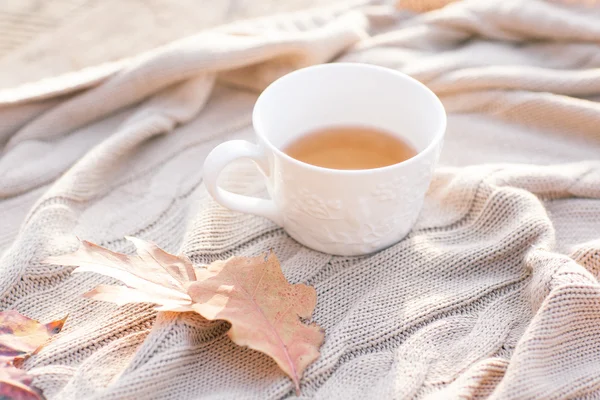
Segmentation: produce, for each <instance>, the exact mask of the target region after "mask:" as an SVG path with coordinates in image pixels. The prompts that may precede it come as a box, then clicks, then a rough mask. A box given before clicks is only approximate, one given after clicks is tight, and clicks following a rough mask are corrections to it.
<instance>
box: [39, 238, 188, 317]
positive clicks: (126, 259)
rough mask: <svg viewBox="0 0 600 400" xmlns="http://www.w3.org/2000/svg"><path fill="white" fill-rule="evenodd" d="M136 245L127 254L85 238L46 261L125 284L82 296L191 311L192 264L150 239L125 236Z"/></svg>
mask: <svg viewBox="0 0 600 400" xmlns="http://www.w3.org/2000/svg"><path fill="white" fill-rule="evenodd" d="M126 239H127V240H129V241H131V242H133V244H134V245H135V246H136V248H137V255H134V256H128V255H125V254H121V253H116V252H113V251H110V250H108V249H106V248H104V247H101V246H98V245H96V244H94V243H91V242H88V241H86V240H82V241H81V246H79V249H78V250H77V251H76V252H75V253H72V254H65V255H62V256H57V257H49V258H48V259H46V260H45V262H46V263H49V264H58V265H70V266H76V267H78V268H76V269H75V270H74V271H73V273H80V272H95V273H98V274H102V275H106V276H110V277H112V278H115V279H118V280H120V281H121V282H123V283H124V284H126V285H127V287H123V286H110V285H100V286H98V287H96V288H95V289H94V290H92V291H91V292H88V293H86V294H85V297H88V298H93V299H96V300H102V301H108V302H112V303H116V304H119V305H123V304H127V303H155V304H158V305H159V307H157V310H159V311H178V312H185V311H193V310H192V308H191V304H192V300H191V299H190V296H189V295H188V294H187V293H186V285H187V283H188V282H190V281H193V280H195V279H196V276H195V272H194V267H193V265H192V263H191V261H190V260H189V259H187V258H186V257H184V256H174V255H172V254H169V253H167V252H166V251H163V250H162V249H160V248H159V247H158V246H156V245H155V244H153V243H149V242H146V241H144V240H140V239H136V238H132V237H126Z"/></svg>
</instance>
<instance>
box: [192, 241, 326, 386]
mask: <svg viewBox="0 0 600 400" xmlns="http://www.w3.org/2000/svg"><path fill="white" fill-rule="evenodd" d="M196 276H197V278H198V279H197V281H196V282H192V283H190V284H189V286H188V293H189V295H190V297H191V298H192V308H193V309H194V310H195V311H196V312H198V314H200V315H202V316H203V317H204V318H206V319H209V320H215V319H224V320H227V321H229V322H230V323H231V329H230V330H229V332H228V333H227V334H228V335H229V337H230V338H231V340H233V341H234V342H235V343H237V344H239V345H240V346H248V347H250V348H252V349H254V350H258V351H261V352H263V353H265V354H267V355H268V356H270V357H271V358H273V359H274V360H275V362H276V363H277V365H279V367H280V368H281V369H282V370H283V372H285V373H286V374H287V375H288V376H289V377H290V378H292V380H293V381H294V385H295V386H296V393H299V392H300V387H299V380H300V377H301V376H302V374H303V373H304V370H305V369H306V367H307V366H308V365H309V364H311V363H312V362H313V361H315V360H316V359H317V358H318V357H319V347H320V346H321V344H322V343H323V339H324V337H325V336H324V334H323V331H322V329H321V328H319V327H318V326H317V325H316V324H314V323H312V324H305V323H303V322H302V321H301V320H300V318H304V319H308V318H310V316H311V315H312V312H313V310H314V309H315V306H316V305H317V293H316V291H315V289H314V288H312V287H310V286H306V285H303V284H296V285H292V284H290V283H288V281H287V280H286V279H285V277H284V276H283V273H282V272H281V267H280V265H279V261H278V260H277V257H276V256H275V254H274V253H272V252H269V253H267V254H266V255H261V256H258V257H232V258H230V259H228V260H225V261H216V262H214V263H212V264H210V265H209V266H208V267H207V268H206V269H198V270H197V271H196Z"/></svg>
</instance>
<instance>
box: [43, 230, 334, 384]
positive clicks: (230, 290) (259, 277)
mask: <svg viewBox="0 0 600 400" xmlns="http://www.w3.org/2000/svg"><path fill="white" fill-rule="evenodd" d="M127 239H128V240H130V241H132V242H133V243H134V244H135V245H136V247H137V256H127V255H124V254H120V253H116V252H113V251H110V250H108V249H105V248H103V247H100V246H97V245H95V244H93V243H90V242H87V241H82V242H81V246H80V248H79V249H78V250H77V251H76V252H75V253H72V254H67V255H64V256H58V257H51V258H49V259H47V260H46V262H47V263H52V264H60V265H70V266H78V268H76V269H75V270H74V271H73V272H74V273H78V272H96V273H99V274H103V275H107V276H110V277H113V278H115V279H118V280H120V281H122V282H123V283H125V284H126V285H127V286H128V287H123V286H111V285H100V286H98V287H96V288H95V289H94V290H92V291H91V292H88V293H86V294H85V296H86V297H88V298H93V299H96V300H103V301H109V302H112V303H116V304H126V303H138V302H149V303H155V304H157V305H158V307H157V309H158V310H161V311H176V312H185V311H195V312H197V313H198V314H200V315H202V316H203V317H205V318H207V319H209V320H215V319H223V320H227V321H229V322H230V323H231V325H232V326H231V329H230V330H229V332H228V335H229V337H230V338H231V339H232V340H233V341H234V342H235V343H237V344H239V345H242V346H248V347H250V348H252V349H255V350H258V351H261V352H263V353H265V354H267V355H268V356H270V357H271V358H273V359H274V360H275V362H276V363H277V365H278V366H279V367H280V368H281V369H282V370H283V371H284V372H285V373H286V374H287V375H288V376H289V377H290V378H291V379H292V380H293V382H294V385H295V387H296V391H297V392H299V381H300V377H301V376H302V374H303V372H304V370H305V369H306V367H307V366H308V365H309V364H310V363H312V362H313V361H314V360H316V359H317V358H318V357H319V351H318V349H319V347H320V346H321V344H322V343H323V340H324V334H323V331H322V330H321V329H320V328H319V327H318V326H317V325H316V324H305V323H303V322H302V321H301V318H302V319H308V318H310V316H311V315H312V312H313V310H314V308H315V305H316V301H317V295H316V292H315V290H314V289H313V288H312V287H309V286H306V285H303V284H296V285H292V284H290V283H288V282H287V280H286V279H285V277H284V275H283V273H282V271H281V267H280V265H279V261H278V260H277V258H276V257H275V255H274V254H273V253H269V254H267V255H264V256H258V257H251V258H248V257H232V258H230V259H228V260H226V261H216V262H214V263H212V264H211V265H209V266H208V267H207V268H198V269H194V267H193V265H192V263H191V262H190V261H189V260H188V259H187V258H185V257H182V256H174V255H171V254H169V253H167V252H165V251H163V250H161V249H160V248H158V247H157V246H156V245H154V244H151V243H148V242H145V241H143V240H140V239H135V238H127Z"/></svg>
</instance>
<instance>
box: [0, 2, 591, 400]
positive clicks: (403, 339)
mask: <svg viewBox="0 0 600 400" xmlns="http://www.w3.org/2000/svg"><path fill="white" fill-rule="evenodd" d="M331 60H343V61H353V62H367V63H374V64H379V65H383V66H387V67H390V68H395V69H398V70H400V71H403V72H405V73H408V74H410V75H412V76H413V77H415V78H417V79H419V80H421V81H422V82H424V83H425V84H426V85H428V86H429V87H430V88H431V89H432V90H434V91H435V92H436V93H437V94H438V95H439V96H440V98H441V99H442V101H443V103H444V105H445V106H446V108H447V110H448V113H449V122H448V132H447V138H446V143H445V145H444V149H443V152H442V155H441V164H442V165H441V166H440V168H438V170H437V171H436V175H435V179H434V182H433V183H432V186H431V188H430V191H429V193H428V195H427V198H426V202H425V207H424V209H423V211H422V213H421V215H420V216H419V219H418V222H417V224H416V226H415V228H414V230H413V231H412V232H411V234H410V235H409V236H408V237H407V238H406V239H404V240H402V241H401V242H400V243H398V244H396V245H394V246H392V247H391V248H389V249H386V250H384V251H381V252H379V253H377V254H373V255H371V256H365V257H356V258H345V257H334V256H330V255H327V254H322V253H318V252H314V251H312V250H309V249H307V248H305V247H303V246H301V245H300V244H298V243H297V242H295V241H294V240H293V239H291V238H290V237H289V236H287V235H286V234H285V232H284V231H283V230H281V229H280V228H278V227H277V226H275V225H273V224H272V223H270V222H269V221H267V220H264V219H262V218H259V217H255V216H250V215H243V214H238V213H234V212H230V211H228V210H226V209H223V208H222V207H220V206H218V205H217V204H216V203H215V202H214V201H212V200H211V199H210V197H209V196H208V195H207V193H206V191H205V189H204V187H203V185H202V162H203V159H204V157H205V156H206V154H207V153H208V152H209V151H210V150H211V149H212V148H213V147H214V146H215V145H216V144H218V143H220V142H222V141H224V140H228V139H231V138H234V137H235V138H251V137H252V128H251V118H250V116H251V110H252V106H253V102H254V101H255V99H256V96H257V93H258V92H259V91H260V89H262V88H264V87H265V86H266V85H267V84H268V83H269V82H271V81H272V80H273V79H275V78H277V77H278V76H281V75H282V74H284V73H286V72H288V71H291V70H293V69H295V68H298V67H302V66H306V65H310V64H315V63H321V62H327V61H331ZM599 100H600V19H599V17H598V13H595V12H593V11H592V10H591V9H586V8H584V7H582V8H567V7H563V6H561V5H558V4H552V3H546V2H542V1H540V0H527V1H526V2H525V1H515V0H501V1H464V2H458V3H455V4H452V5H450V6H448V7H446V8H444V9H441V10H439V11H434V12H431V13H427V14H423V15H413V14H410V13H407V12H397V11H394V10H393V9H391V8H387V7H372V6H370V7H363V6H360V5H357V4H354V5H348V6H340V7H333V8H328V9H321V10H315V11H311V12H303V13H298V14H293V15H286V16H281V17H273V18H268V19H263V20H257V21H250V22H244V23H237V24H235V25H229V26H226V27H222V28H218V29H216V30H213V31H210V32H204V33H200V34H198V35H196V36H193V37H189V38H186V39H183V40H180V41H177V42H174V43H172V44H170V45H168V46H166V47H163V48H159V49H156V50H154V51H151V52H149V53H145V54H142V55H139V56H135V57H132V58H130V59H127V60H124V61H121V62H117V63H112V64H107V65H101V66H99V67H96V68H92V69H87V70H84V71H81V72H77V73H73V74H69V75H66V76H61V77H57V78H53V79H50V80H46V81H43V82H39V83H36V84H32V85H27V86H23V87H20V88H16V89H10V90H5V91H0V146H1V148H2V153H1V158H0V254H1V258H0V309H2V310H5V309H17V310H19V311H20V312H22V313H24V314H27V315H29V316H31V317H34V318H37V319H40V320H42V321H48V320H51V319H54V318H59V317H62V316H64V315H65V314H67V313H68V314H69V319H68V321H67V324H66V326H65V329H64V331H63V332H62V333H60V334H59V335H58V336H57V337H56V340H54V341H53V342H52V343H51V344H49V345H48V346H47V347H46V348H44V350H43V351H41V352H40V353H39V354H38V355H36V356H34V357H32V358H31V359H29V360H28V361H27V362H26V365H25V367H26V369H28V370H29V371H30V373H31V374H33V375H35V381H34V383H35V384H36V385H37V386H39V387H40V388H42V389H43V390H44V393H45V394H46V395H47V397H48V398H49V399H67V400H69V399H73V400H75V399H174V400H175V399H177V400H182V399H278V398H284V397H293V396H294V394H293V385H292V383H291V381H290V380H289V379H288V378H287V377H285V376H284V375H283V373H282V372H281V371H280V370H279V369H278V368H277V366H276V364H275V363H274V362H273V361H272V360H271V359H269V358H268V357H267V356H265V355H263V354H261V353H258V352H256V351H252V350H249V349H247V348H243V347H239V346H237V345H235V344H233V343H232V342H231V341H230V340H229V339H228V337H227V336H226V335H225V332H226V331H227V329H228V326H227V324H226V323H222V322H207V321H205V320H203V319H202V318H201V317H200V316H198V315H195V314H191V313H186V314H174V313H156V312H155V311H153V308H152V305H150V304H148V305H127V306H122V307H117V306H115V305H112V304H107V303H103V302H99V301H93V300H89V299H84V298H82V297H81V294H82V293H84V292H86V291H88V290H90V289H91V288H93V287H95V286H96V285H98V284H99V283H114V282H113V281H112V280H111V279H110V278H106V277H103V276H99V275H96V274H77V275H71V274H70V272H71V270H72V268H70V267H61V266H48V265H44V264H42V263H41V261H42V260H43V259H45V258H46V257H47V256H49V255H57V254H62V253H64V252H67V251H69V250H73V249H74V248H75V247H76V245H77V244H76V240H75V239H74V235H77V236H79V237H81V238H85V239H87V240H90V241H93V242H96V243H98V244H100V245H103V246H106V247H109V248H111V249H113V250H117V251H123V252H131V251H133V249H132V248H131V247H130V246H129V245H128V244H127V242H126V241H125V240H123V236H125V235H132V236H137V237H141V238H144V239H148V240H152V241H154V242H156V243H157V244H158V245H160V246H161V247H163V248H165V249H166V250H168V251H171V252H178V251H181V252H183V253H185V254H186V255H188V256H189V257H190V258H191V259H192V260H193V261H194V262H195V263H198V264H200V263H206V262H210V261H212V260H216V259H223V258H226V257H229V256H231V255H234V254H235V255H251V254H257V253H259V252H262V251H264V250H265V249H269V248H272V249H273V250H274V251H275V253H276V254H277V256H278V257H279V258H280V259H281V261H282V268H283V271H284V273H285V275H286V277H287V278H288V279H289V280H290V281H291V282H304V283H307V284H309V285H312V286H314V287H315V288H316V290H317V293H318V305H317V308H316V310H315V314H314V320H315V321H316V322H317V323H318V324H319V325H321V326H322V327H324V328H325V330H326V339H325V343H324V345H323V346H322V349H321V357H320V358H319V359H318V360H317V361H316V362H315V363H314V364H312V365H311V366H309V368H308V369H307V371H306V373H305V375H304V377H303V379H302V381H301V389H302V396H303V397H304V398H317V399H338V398H339V399H349V398H356V399H364V398H369V399H371V398H372V399H388V398H390V399H391V398H396V399H401V398H411V397H416V398H442V399H452V398H481V397H488V396H489V397H490V398H494V399H527V398H544V399H551V398H556V399H564V398H582V399H583V398H587V399H592V398H600V283H599V282H598V278H599V274H600V240H599V239H600V134H599V132H600V104H599V103H598V101H599ZM282 112H285V110H282ZM224 185H226V186H228V187H229V188H230V189H231V190H234V191H238V192H242V193H262V192H263V190H264V189H263V185H262V182H261V179H260V176H259V174H258V172H257V171H256V170H255V168H254V167H253V166H252V165H251V164H249V163H240V164H238V165H235V166H232V168H230V170H229V171H228V173H227V174H226V176H225V177H224Z"/></svg>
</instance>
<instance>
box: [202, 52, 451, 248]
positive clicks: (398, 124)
mask: <svg viewBox="0 0 600 400" xmlns="http://www.w3.org/2000/svg"><path fill="white" fill-rule="evenodd" d="M253 124H254V129H255V131H256V136H257V139H258V144H253V143H250V142H247V141H243V140H233V141H229V142H225V143H222V144H220V145H219V146H217V147H216V148H215V149H214V150H213V151H212V152H211V153H210V154H209V155H208V157H207V158H206V161H205V162H204V182H205V185H206V188H207V189H208V191H209V193H210V194H211V195H212V196H213V197H214V199H215V200H216V201H217V202H218V203H220V204H221V205H223V206H224V207H226V208H229V209H231V210H234V211H239V212H243V213H251V214H256V215H260V216H262V217H266V218H269V219H271V220H272V221H274V222H275V223H276V224H278V225H280V226H282V227H283V228H284V229H285V231H286V232H287V233H288V234H289V235H290V236H291V237H293V238H294V239H295V240H297V241H298V242H300V243H302V244H304V245H305V246H308V247H310V248H312V249H315V250H318V251H322V252H325V253H330V254H337V255H360V254H368V253H372V252H374V251H377V250H380V249H383V248H385V247H388V246H390V245H392V244H394V243H396V242H398V241H399V240H401V239H402V238H403V237H404V236H406V234H408V232H409V231H410V229H411V228H412V226H413V225H414V223H415V221H416V220H417V217H418V215H419V212H420V210H421V207H422V205H423V199H424V196H425V192H426V191H427V188H428V187H429V184H430V181H431V176H432V173H433V168H434V166H435V164H436V162H437V159H438V156H439V153H440V150H441V147H442V142H443V137H444V132H445V130H446V113H445V111H444V107H443V106H442V103H441V102H440V100H439V99H438V98H437V97H436V96H435V94H433V92H431V91H430V90H429V89H428V88H427V87H426V86H425V85H423V84H422V83H420V82H418V81H416V80H415V79H413V78H410V77H409V76H407V75H404V74H402V73H400V72H397V71H394V70H391V69H387V68H383V67H377V66H373V65H367V64H356V63H333V64H324V65H317V66H312V67H308V68H304V69H300V70H297V71H294V72H292V73H290V74H288V75H285V76H284V77H282V78H280V79H278V80H277V81H275V82H274V83H272V84H271V85H270V86H269V87H268V88H267V89H266V90H265V91H264V92H263V93H262V94H261V95H260V97H259V98H258V100H257V102H256V105H255V106H254V113H253ZM340 125H354V126H361V125H362V126H368V127H374V128H380V129H383V130H385V131H388V132H392V133H394V134H396V135H398V136H400V137H401V138H402V139H404V140H405V141H407V142H408V143H410V144H411V145H412V146H414V148H416V150H417V151H418V154H417V155H416V156H414V157H413V158H411V159H409V160H406V161H404V162H401V163H398V164H394V165H390V166H387V167H383V168H375V169H365V170H335V169H328V168H322V167H317V166H314V165H310V164H306V163H303V162H301V161H298V160H296V159H294V158H292V157H290V156H288V155H287V154H285V153H284V152H283V149H284V148H285V147H286V145H288V144H289V143H290V142H292V141H293V140H295V139H297V138H298V137H300V136H301V135H303V134H305V133H307V132H310V131H313V130H315V129H318V128H323V127H327V126H340ZM239 158H249V159H252V160H254V161H255V162H256V164H257V166H258V168H259V169H260V171H261V172H262V173H263V174H264V177H265V182H266V186H267V190H268V192H269V194H270V197H271V199H270V200H265V199H259V198H255V197H248V196H243V195H239V194H235V193H232V192H228V191H225V190H224V189H222V188H221V187H219V186H218V185H217V178H218V176H219V173H220V172H221V170H222V169H223V168H224V167H225V166H226V165H227V164H229V163H231V162H232V161H234V160H236V159H239Z"/></svg>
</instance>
